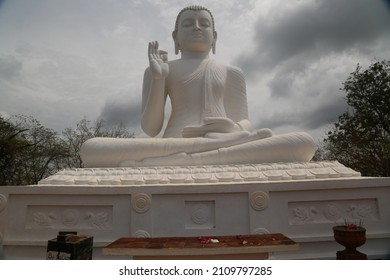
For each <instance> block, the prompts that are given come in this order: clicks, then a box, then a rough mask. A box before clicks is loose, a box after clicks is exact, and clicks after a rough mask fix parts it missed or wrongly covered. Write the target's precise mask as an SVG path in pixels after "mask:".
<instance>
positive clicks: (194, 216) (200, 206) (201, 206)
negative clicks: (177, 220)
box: [185, 200, 215, 229]
mask: <svg viewBox="0 0 390 280" xmlns="http://www.w3.org/2000/svg"><path fill="white" fill-rule="evenodd" d="M185 208H186V212H187V218H186V225H185V228H186V229H211V228H214V227H215V201H213V200H212V201H185Z"/></svg>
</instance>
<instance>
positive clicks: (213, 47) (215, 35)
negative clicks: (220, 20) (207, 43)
mask: <svg viewBox="0 0 390 280" xmlns="http://www.w3.org/2000/svg"><path fill="white" fill-rule="evenodd" d="M216 45H217V32H216V31H214V40H213V43H212V45H211V50H212V51H213V54H215V53H216V51H217V48H216Z"/></svg>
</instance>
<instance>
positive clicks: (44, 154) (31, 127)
mask: <svg viewBox="0 0 390 280" xmlns="http://www.w3.org/2000/svg"><path fill="white" fill-rule="evenodd" d="M67 156H68V153H67V150H66V148H65V147H64V145H63V143H62V142H61V141H59V138H58V135H57V133H56V132H55V131H53V130H51V129H48V128H45V127H44V126H43V125H42V124H41V123H40V122H39V121H37V120H36V119H34V118H32V117H26V116H21V115H18V116H14V117H13V118H11V119H8V120H5V119H4V118H1V117H0V185H29V184H36V183H37V182H38V181H39V180H41V179H43V178H45V177H47V176H49V175H51V174H53V172H55V171H57V170H58V169H60V168H61V159H62V158H64V157H67Z"/></svg>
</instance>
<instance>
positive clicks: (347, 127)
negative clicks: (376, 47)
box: [325, 60, 390, 176]
mask: <svg viewBox="0 0 390 280" xmlns="http://www.w3.org/2000/svg"><path fill="white" fill-rule="evenodd" d="M341 90H343V91H345V92H346V94H347V96H346V100H347V104H348V105H349V106H350V107H349V109H348V110H347V111H346V112H345V113H343V114H342V115H341V116H339V119H338V122H336V123H335V124H334V127H333V130H332V131H329V132H328V135H327V138H326V139H325V145H326V149H327V150H328V152H329V154H328V157H329V158H332V159H336V160H338V161H339V162H341V163H343V164H344V165H346V166H349V167H351V168H353V169H355V170H358V171H360V172H361V173H362V174H363V175H365V176H390V61H386V60H384V61H377V62H375V63H373V64H371V65H370V66H369V67H368V68H367V69H366V70H362V67H361V66H360V65H357V67H356V70H355V71H354V72H352V73H351V74H350V76H349V78H348V79H347V80H346V81H345V82H344V83H343V87H342V88H341Z"/></svg>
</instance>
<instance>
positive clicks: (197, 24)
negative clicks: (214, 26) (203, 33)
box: [194, 21, 200, 31]
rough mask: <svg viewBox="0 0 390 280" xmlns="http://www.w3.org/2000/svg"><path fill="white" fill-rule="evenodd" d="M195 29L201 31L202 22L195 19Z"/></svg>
mask: <svg viewBox="0 0 390 280" xmlns="http://www.w3.org/2000/svg"><path fill="white" fill-rule="evenodd" d="M194 30H197V31H199V30H200V24H199V22H198V21H195V24H194Z"/></svg>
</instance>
